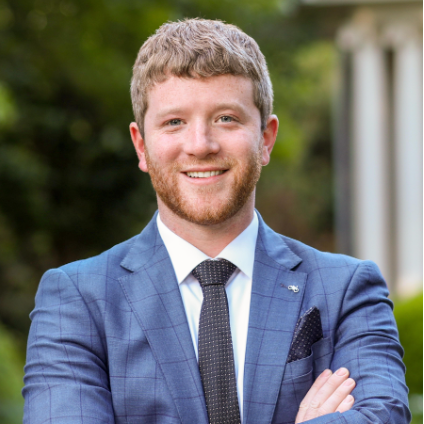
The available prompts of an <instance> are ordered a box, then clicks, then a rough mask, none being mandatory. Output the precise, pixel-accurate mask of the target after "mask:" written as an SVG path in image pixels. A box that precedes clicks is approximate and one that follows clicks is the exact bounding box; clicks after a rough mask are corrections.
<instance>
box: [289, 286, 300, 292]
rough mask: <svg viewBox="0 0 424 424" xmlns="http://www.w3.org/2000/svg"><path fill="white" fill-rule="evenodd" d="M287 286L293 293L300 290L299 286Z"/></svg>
mask: <svg viewBox="0 0 424 424" xmlns="http://www.w3.org/2000/svg"><path fill="white" fill-rule="evenodd" d="M287 288H288V289H289V290H291V291H292V292H293V293H297V292H298V291H299V286H288V287H287Z"/></svg>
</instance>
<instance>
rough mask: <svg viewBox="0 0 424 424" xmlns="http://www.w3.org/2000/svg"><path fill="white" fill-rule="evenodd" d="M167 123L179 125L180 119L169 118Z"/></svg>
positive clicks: (172, 125) (173, 125)
mask: <svg viewBox="0 0 424 424" xmlns="http://www.w3.org/2000/svg"><path fill="white" fill-rule="evenodd" d="M167 124H168V125H171V127H175V126H177V125H181V119H171V120H170V121H168V122H167Z"/></svg>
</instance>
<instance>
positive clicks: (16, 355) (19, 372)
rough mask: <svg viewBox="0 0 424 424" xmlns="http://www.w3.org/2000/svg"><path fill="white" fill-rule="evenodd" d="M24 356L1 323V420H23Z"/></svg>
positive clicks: (9, 423) (10, 423) (12, 422)
mask: <svg viewBox="0 0 424 424" xmlns="http://www.w3.org/2000/svg"><path fill="white" fill-rule="evenodd" d="M23 362H24V361H23V358H22V356H21V354H20V351H19V349H18V345H17V342H16V340H15V339H14V338H13V337H12V336H11V335H10V333H9V332H8V331H7V330H6V329H5V327H4V326H2V325H0V422H1V423H3V424H18V423H21V422H22V411H23V399H22V396H21V394H20V393H21V389H22V386H23V382H22V378H23V367H24V364H23Z"/></svg>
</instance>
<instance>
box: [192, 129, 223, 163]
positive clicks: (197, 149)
mask: <svg viewBox="0 0 424 424" xmlns="http://www.w3.org/2000/svg"><path fill="white" fill-rule="evenodd" d="M186 136H187V137H186V139H185V140H184V152H185V153H186V154H187V155H190V156H195V157H196V158H197V159H205V158H207V157H208V156H209V155H216V154H217V153H218V152H219V150H220V145H219V142H218V140H217V138H216V137H215V136H214V134H213V131H212V128H211V126H210V125H208V123H207V122H203V121H202V122H200V121H199V122H195V123H193V125H192V126H191V128H190V129H189V131H188V133H186Z"/></svg>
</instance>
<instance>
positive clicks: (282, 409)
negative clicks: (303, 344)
mask: <svg viewBox="0 0 424 424" xmlns="http://www.w3.org/2000/svg"><path fill="white" fill-rule="evenodd" d="M311 350H312V353H311V354H310V355H309V356H308V357H306V358H303V359H299V360H298V361H294V362H290V363H288V364H286V368H285V371H284V376H283V381H282V383H281V388H280V394H279V397H278V402H277V405H276V408H275V413H274V419H273V421H272V422H273V423H274V424H289V423H294V421H295V418H296V414H297V411H298V409H299V404H300V402H301V401H302V399H303V398H304V397H305V395H306V393H307V392H308V390H309V389H310V388H311V386H312V384H313V382H314V381H315V379H316V378H317V376H318V375H319V374H320V373H321V372H322V371H324V370H325V369H326V368H328V367H329V366H330V361H331V357H332V351H333V349H332V343H331V340H330V338H325V339H321V340H319V341H317V342H316V343H314V344H313V345H312V347H311Z"/></svg>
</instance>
